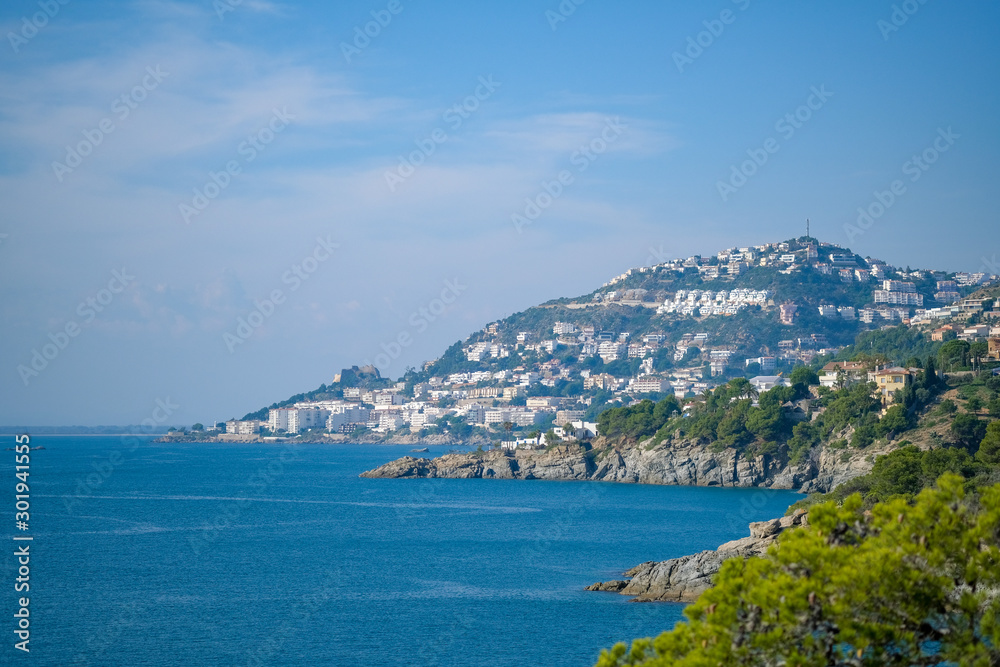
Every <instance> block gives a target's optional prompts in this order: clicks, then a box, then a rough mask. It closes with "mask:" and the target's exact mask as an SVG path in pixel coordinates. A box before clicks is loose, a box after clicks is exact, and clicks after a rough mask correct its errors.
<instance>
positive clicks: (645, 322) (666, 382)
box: [243, 237, 998, 439]
mask: <svg viewBox="0 0 1000 667" xmlns="http://www.w3.org/2000/svg"><path fill="white" fill-rule="evenodd" d="M993 279H995V277H992V276H985V275H982V274H957V275H956V274H951V273H946V272H941V271H932V270H911V269H910V268H909V267H907V268H900V267H894V266H891V265H889V264H888V263H886V262H883V261H880V260H878V259H874V258H870V257H860V256H858V255H857V254H855V253H853V252H852V251H851V250H850V249H847V248H843V247H840V246H837V245H834V244H829V243H823V242H819V241H817V240H816V239H812V238H806V237H803V238H799V239H792V240H789V241H785V242H781V243H768V244H763V245H759V246H753V247H746V248H731V249H726V250H722V251H720V252H718V253H716V254H714V255H712V256H706V257H701V256H694V257H688V258H683V259H675V260H670V261H666V262H662V263H660V264H657V265H655V266H652V267H641V268H636V269H631V270H629V271H627V272H626V273H624V274H622V275H620V276H617V277H615V278H614V279H612V280H610V281H609V282H608V283H606V284H605V285H603V286H601V287H599V288H598V289H595V290H594V291H592V292H590V293H588V294H585V295H581V296H578V297H575V298H562V299H556V300H553V301H550V302H547V303H544V304H540V305H538V306H534V307H531V308H528V309H527V310H524V311H522V312H519V313H515V314H513V315H511V316H509V317H506V318H504V319H502V320H499V321H496V322H492V323H489V324H487V325H486V326H485V327H483V329H481V330H479V331H477V332H475V333H473V334H471V335H470V336H469V337H468V338H467V339H466V340H464V341H458V342H456V343H455V344H453V345H452V346H450V347H449V348H448V349H447V350H445V352H444V353H443V354H442V355H441V356H440V357H439V358H438V359H435V360H433V361H430V362H427V363H425V364H423V366H422V367H421V368H419V369H408V370H407V372H406V373H405V375H404V376H403V377H402V378H399V379H398V380H396V381H393V380H391V379H388V378H383V377H381V375H380V373H379V370H378V367H377V366H378V364H379V361H380V360H379V357H376V358H375V365H374V366H369V367H365V368H360V369H359V368H358V367H354V368H352V369H345V370H344V371H342V372H341V373H340V374H338V375H337V376H335V377H334V378H333V381H332V382H330V383H328V384H323V385H321V386H320V387H319V388H317V389H315V390H313V391H310V392H304V393H302V394H298V395H296V396H293V397H290V398H289V399H286V400H283V401H280V402H276V403H273V404H272V405H271V406H269V407H267V408H261V409H260V410H257V411H255V412H251V413H249V414H247V415H246V416H245V417H244V418H243V421H245V422H253V421H258V422H263V421H265V420H268V418H269V415H270V411H272V410H275V409H278V408H291V407H300V408H304V409H309V408H315V409H325V408H330V409H333V410H337V409H339V408H338V407H337V406H338V405H339V404H340V403H345V402H346V403H350V402H353V403H356V404H359V405H362V406H364V405H370V406H374V405H375V403H376V402H377V401H378V400H380V399H379V398H378V397H379V396H383V398H384V397H385V396H386V395H387V394H393V395H396V396H398V397H399V398H400V399H401V400H400V401H399V405H400V407H399V408H396V407H394V406H395V405H397V401H396V399H386V400H388V402H389V404H390V409H389V410H388V412H389V413H396V412H398V415H396V417H398V418H393V419H386V418H385V417H386V413H384V412H383V413H378V414H376V413H375V412H374V411H371V412H369V413H366V414H361V413H358V414H361V416H360V417H354V418H353V419H355V420H356V422H355V423H353V424H352V425H351V426H350V430H349V432H351V433H354V432H358V431H361V432H366V431H376V432H378V433H380V434H383V436H385V437H408V436H410V435H411V433H417V432H419V433H420V434H421V435H433V436H436V435H446V436H448V435H450V436H452V437H454V438H458V439H461V438H462V437H468V436H469V435H470V432H469V430H468V428H466V427H467V426H473V427H481V428H483V429H484V430H485V432H486V435H487V437H494V438H497V437H499V436H500V435H501V434H502V431H501V429H500V424H501V423H509V424H511V426H510V427H509V428H507V429H504V430H506V432H507V433H510V432H511V431H514V432H521V431H523V432H524V433H527V434H530V433H533V432H536V431H537V432H545V431H546V430H548V429H551V428H552V427H554V426H559V425H561V423H560V424H556V423H555V416H556V415H555V413H556V412H557V411H558V409H559V408H562V409H563V410H564V411H565V412H566V414H567V415H569V414H570V413H572V415H573V416H574V418H576V419H581V418H582V419H583V420H584V421H596V419H597V417H598V415H599V414H600V413H601V412H603V411H604V410H606V409H608V408H611V407H616V406H622V405H627V404H628V403H629V402H631V401H633V400H635V399H637V398H643V397H648V398H653V399H658V398H660V397H662V396H664V395H667V394H674V395H676V396H678V397H683V396H695V395H698V394H700V393H702V392H704V391H705V390H707V389H711V388H713V387H717V386H719V385H721V384H724V383H726V382H728V381H730V380H731V379H733V378H742V377H746V378H753V377H754V376H756V375H765V376H766V375H784V376H786V377H787V376H788V375H789V374H790V373H791V371H792V369H794V368H795V367H796V366H801V365H803V364H807V365H812V366H813V367H814V368H816V369H818V368H819V367H820V366H822V364H823V363H826V362H827V361H830V360H839V359H847V358H851V357H853V356H855V355H858V354H862V353H864V354H868V355H870V356H872V357H877V356H878V355H881V357H879V358H881V359H882V360H883V361H885V362H892V363H896V364H904V363H907V362H909V361H911V360H912V359H913V358H915V357H916V358H926V357H927V356H929V355H935V354H936V353H937V348H938V347H939V346H940V341H932V340H931V338H930V335H929V329H928V328H924V327H915V326H909V325H908V322H909V319H910V318H911V317H914V316H915V315H920V316H921V317H929V316H924V315H922V313H925V312H928V313H932V312H936V311H935V310H933V309H938V310H941V308H942V307H944V309H945V310H947V306H946V305H945V304H947V303H950V302H954V301H956V300H958V299H960V298H962V297H964V296H968V295H970V294H972V293H973V292H975V293H976V294H979V293H982V294H987V295H989V296H990V298H992V296H993V295H995V294H996V293H997V291H998V289H997V287H996V286H994V287H992V288H984V287H983V284H984V283H988V282H989V281H990V280H993ZM976 290H979V291H978V292H976ZM876 301H879V303H876ZM961 319H962V321H963V322H964V321H965V320H966V319H968V320H969V321H973V320H974V319H975V318H974V317H973V318H972V319H969V318H968V317H966V314H965V313H962V314H961ZM887 326H893V327H895V331H896V333H895V334H893V335H891V336H883V335H882V334H881V333H879V332H881V330H882V329H884V328H885V327H887ZM876 343H877V345H878V347H876ZM890 351H892V352H894V353H896V356H891V355H888V356H887V353H888V352H890ZM533 397H534V398H537V397H550V398H551V399H552V400H551V401H549V402H547V403H545V402H543V404H542V405H538V401H535V402H533V403H535V405H534V406H532V405H528V403H529V402H531V399H532V398H533ZM321 404H322V405H321ZM324 406H325V407H324ZM477 406H478V407H477ZM539 407H541V408H544V410H542V412H544V413H545V414H539V411H538V410H537V409H536V408H539ZM470 408H473V409H472V412H471V413H470ZM480 408H481V409H480ZM490 408H507V409H509V410H510V411H511V412H510V414H506V415H504V416H503V417H502V418H496V419H497V421H494V422H492V423H490V422H489V421H488V419H486V418H485V415H484V413H483V410H488V409H490ZM414 415H418V418H417V419H416V420H414ZM376 416H377V417H378V421H376V420H375V417H376ZM270 427H271V428H270V431H271V432H272V434H274V433H273V432H274V431H277V430H283V429H281V428H276V425H275V424H270ZM251 428H252V427H251ZM301 430H302V429H296V430H292V431H291V432H293V433H296V432H300V431H301ZM340 431H341V432H348V431H344V427H341V428H340Z"/></svg>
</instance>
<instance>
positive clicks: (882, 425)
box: [875, 405, 914, 438]
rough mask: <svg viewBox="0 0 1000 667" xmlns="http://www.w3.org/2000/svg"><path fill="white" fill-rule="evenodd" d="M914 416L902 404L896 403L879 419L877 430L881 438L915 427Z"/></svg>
mask: <svg viewBox="0 0 1000 667" xmlns="http://www.w3.org/2000/svg"><path fill="white" fill-rule="evenodd" d="M913 422H914V420H913V418H912V417H911V416H910V413H909V412H908V411H907V409H906V407H904V406H902V405H894V406H892V407H891V408H889V409H888V410H886V413H885V415H883V417H882V419H880V420H879V422H878V425H877V426H876V428H875V431H876V432H877V433H878V436H879V437H880V438H885V437H886V436H889V435H891V434H894V433H902V432H903V431H908V430H910V429H911V428H913Z"/></svg>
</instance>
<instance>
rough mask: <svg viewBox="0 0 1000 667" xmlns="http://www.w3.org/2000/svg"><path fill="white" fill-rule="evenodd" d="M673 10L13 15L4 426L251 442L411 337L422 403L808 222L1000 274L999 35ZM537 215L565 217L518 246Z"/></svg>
mask: <svg viewBox="0 0 1000 667" xmlns="http://www.w3.org/2000/svg"><path fill="white" fill-rule="evenodd" d="M675 4H676V3H658V2H628V3H610V2H601V1H600V0H586V1H585V2H583V3H581V4H580V5H575V4H573V3H572V2H571V0H567V2H564V3H563V4H562V8H563V14H566V15H563V14H560V13H559V12H560V3H559V2H557V1H555V0H550V1H548V2H546V1H539V2H529V1H526V0H523V1H522V0H512V1H508V2H504V3H488V4H487V3H443V2H431V1H429V0H422V1H420V2H409V1H408V0H398V2H395V3H389V2H388V0H386V1H385V2H345V3H323V2H282V3H278V2H265V1H263V0H243V2H238V0H219V2H213V1H211V0H199V1H195V2H158V1H155V0H148V1H141V2H101V1H99V0H98V1H92V0H91V1H87V2H84V1H83V0H68V1H65V2H64V3H60V2H59V0H48V1H46V0H42V2H41V3H39V2H38V0H35V1H34V2H27V1H22V0H11V1H10V2H6V3H4V5H3V8H2V9H0V33H2V35H4V36H5V39H4V40H3V43H2V44H0V148H2V150H0V198H2V201H3V203H4V206H3V208H2V214H0V235H2V236H0V272H2V281H0V294H2V300H0V308H2V314H3V319H2V324H0V327H2V329H0V331H2V340H3V343H4V344H3V345H2V347H0V355H2V359H0V398H2V403H0V405H2V408H0V423H4V424H15V423H16V424H40V425H41V424H108V423H137V422H139V421H141V420H142V419H145V418H147V417H149V416H150V414H151V413H152V411H153V410H154V409H155V408H156V407H157V403H156V401H157V399H159V400H161V401H165V400H166V399H167V398H169V399H170V401H171V403H170V404H171V405H176V406H178V407H176V408H172V409H171V417H170V419H171V422H170V423H176V424H190V423H192V422H194V421H202V422H206V423H207V422H209V421H211V420H216V419H220V420H221V419H226V418H230V417H233V416H241V415H242V414H244V413H245V412H247V411H249V410H252V409H256V408H258V407H260V406H262V405H266V404H269V403H271V402H273V401H276V400H281V399H283V398H286V397H287V396H289V395H291V394H293V393H297V392H299V391H303V390H308V389H312V388H315V387H316V386H318V385H319V384H321V383H323V382H328V381H330V379H331V378H332V376H333V374H334V373H335V372H337V371H338V370H339V369H340V368H342V367H344V366H349V365H351V364H355V363H361V362H363V361H364V360H366V359H374V358H375V356H376V355H377V354H379V353H380V352H382V345H383V344H388V343H390V341H392V340H394V339H397V337H398V336H399V334H401V333H407V334H410V335H411V338H412V344H410V345H409V346H407V347H405V348H404V349H402V350H401V354H400V355H399V357H398V358H396V359H393V361H392V363H391V364H390V366H389V368H388V369H387V373H388V374H389V375H392V376H393V377H396V376H399V375H401V374H402V372H403V371H404V370H405V368H406V366H408V365H418V364H419V363H420V362H422V361H424V360H426V359H430V358H434V357H436V356H437V355H438V354H440V352H441V351H442V350H443V349H444V348H445V347H446V346H447V345H448V344H450V343H452V342H454V341H455V340H458V339H460V338H463V337H464V336H466V335H467V334H468V333H470V332H471V331H474V330H476V329H478V328H480V327H481V326H482V325H483V324H485V323H487V322H489V321H491V320H494V319H496V318H498V317H502V316H504V315H507V314H510V313H512V312H516V311H519V310H523V309H524V308H527V307H530V306H532V305H534V304H537V303H539V302H541V301H544V300H547V299H550V298H554V297H559V296H574V295H578V294H582V293H586V292H589V291H591V290H592V289H593V288H595V287H596V286H598V285H600V284H601V283H603V282H604V281H606V280H607V279H608V278H610V277H611V276H613V275H617V274H619V273H621V272H622V271H623V270H625V269H627V268H629V267H632V266H639V265H643V264H647V263H650V262H651V261H655V259H654V258H655V257H658V256H665V257H673V256H687V255H690V254H694V253H701V254H708V253H711V252H713V251H715V250H718V249H721V248H724V247H731V246H735V245H745V244H751V243H759V242H765V241H772V240H781V239H785V238H789V237H792V236H796V235H799V234H801V233H802V232H803V231H804V220H805V218H807V217H808V218H810V219H811V220H812V230H813V234H814V235H815V236H819V237H821V238H823V239H825V240H829V241H832V242H838V243H842V244H846V245H850V246H851V247H852V248H853V249H854V250H856V251H857V252H860V253H862V254H864V255H872V256H877V257H881V258H883V259H886V260H888V261H890V262H893V263H898V264H904V265H905V264H910V265H913V266H922V267H927V268H939V269H947V270H977V269H980V268H981V267H983V266H984V265H985V266H987V268H989V267H990V266H993V267H995V266H996V262H997V260H996V257H997V255H1000V247H998V246H1000V235H998V234H997V231H996V230H997V219H996V217H997V216H996V206H995V202H994V195H993V194H992V193H993V192H995V191H996V186H995V183H994V178H995V173H996V167H995V160H996V158H997V155H998V151H997V148H998V145H997V144H998V132H997V127H996V118H997V117H1000V113H998V112H1000V109H998V99H997V87H996V82H997V80H998V73H1000V72H998V60H1000V59H998V47H997V39H996V34H997V28H998V18H1000V8H998V7H996V6H993V5H983V4H981V3H972V2H963V1H959V2H950V3H945V2H943V1H942V0H927V1H926V2H924V3H923V4H921V3H920V2H918V1H917V0H911V1H910V2H909V3H896V5H895V6H896V7H898V8H899V9H898V11H896V10H894V5H893V3H892V2H871V1H870V0H869V1H867V2H861V1H860V0H857V1H855V0H848V1H845V2H839V3H820V2H809V1H798V2H791V1H784V2H772V3H763V2H758V0H749V1H748V0H739V1H738V2H732V1H730V0H719V1H718V2H701V3H685V4H684V6H682V7H676V6H674V5H675ZM331 5H333V6H331ZM904 5H905V7H904ZM570 7H573V8H575V9H574V10H573V11H572V13H570V12H569V11H568V9H569V8H570ZM392 9H394V10H396V13H393V12H392V11H391V10H392ZM904 9H908V10H910V13H909V14H907V13H905V12H904ZM229 10H231V11H229ZM46 11H47V12H48V14H45V13H44V12H46ZM894 11H896V15H895V21H896V24H895V25H894V24H893V23H892V21H893V18H894V17H893V14H894ZM372 12H375V17H374V18H373V15H372ZM556 16H558V17H559V18H560V19H565V20H557V19H554V18H553V17H556ZM903 17H905V19H906V20H905V22H904V21H903V20H902V19H903ZM377 18H381V19H382V21H383V23H385V25H384V26H381V25H380V26H376V24H374V23H370V22H372V21H374V20H376V19H377ZM880 22H881V23H880ZM32 23H34V24H35V25H32ZM366 24H368V25H367V27H368V30H369V32H370V33H373V34H375V33H377V34H375V36H373V37H370V39H369V41H368V42H367V43H365V42H364V41H362V40H359V41H358V42H357V46H353V49H356V50H353V49H347V50H348V51H349V53H348V54H347V55H346V56H345V49H344V46H343V45H344V44H351V45H353V40H354V39H355V38H356V31H357V30H360V31H362V32H363V31H364V30H365V28H366ZM38 26H41V27H38ZM887 26H891V29H890V28H887ZM896 28H898V29H896ZM713 32H714V34H713ZM699 41H700V42H701V46H691V44H692V43H693V44H695V45H697V44H698V42H699ZM359 46H360V47H363V48H359ZM676 54H680V55H676ZM682 56H683V57H682ZM684 58H687V60H684ZM484 81H485V82H486V83H485V84H484V83H483V82H484ZM814 90H817V91H822V95H821V96H820V97H817V96H815V94H814V92H813V91H814ZM477 95H478V97H477ZM810 103H811V104H812V106H813V108H812V109H809V108H808V106H806V107H805V108H803V105H808V104H810ZM456 105H464V106H463V107H462V110H461V111H458V110H455V109H454V107H455V106H456ZM449 110H450V111H449ZM126 112H127V115H126ZM796 113H798V114H799V118H800V120H798V121H795V126H794V127H792V126H791V124H786V125H783V126H779V125H777V123H778V122H779V121H780V120H781V119H783V118H784V117H785V116H786V114H793V118H794V114H796ZM802 119H805V120H802ZM789 127H791V130H790V129H788V128H789ZM102 128H103V129H102ZM107 130H110V131H107ZM942 133H943V135H944V136H950V137H951V138H950V139H949V140H947V141H945V140H941V141H938V146H937V149H946V150H941V151H938V150H937V149H935V148H934V146H935V141H936V140H937V139H938V137H939V136H942ZM435 137H436V138H437V139H436V140H435ZM768 140H771V143H768ZM255 142H256V146H255ZM420 145H423V146H424V148H423V149H421V148H419V146H420ZM588 146H589V147H590V149H591V152H590V153H589V154H588V153H586V152H581V148H586V147H588ZM765 146H770V148H771V152H768V151H767V150H765ZM68 147H69V148H72V149H73V150H74V151H75V152H76V153H77V154H78V155H79V154H80V153H83V152H85V153H87V154H86V155H79V159H78V160H77V158H75V157H73V156H68V155H67V154H68V153H69V152H70V151H69V150H68ZM925 150H929V151H930V153H929V155H930V157H933V158H936V159H935V161H934V162H933V164H927V165H925V168H924V169H921V168H919V167H918V168H917V171H915V172H913V173H914V174H916V173H919V174H920V177H919V179H918V180H915V181H914V180H912V176H911V175H910V173H909V172H907V171H904V170H906V168H907V167H906V165H907V163H908V162H910V161H911V159H912V158H913V156H915V155H918V156H919V155H920V154H923V153H924V151H925ZM414 151H418V153H416V154H414ZM748 151H749V153H748ZM753 155H757V156H758V160H759V161H762V158H761V155H766V158H767V160H766V162H764V163H763V164H761V165H760V166H756V165H752V164H751V165H749V166H745V167H744V168H745V169H746V170H747V171H752V172H754V173H753V174H752V175H751V176H750V177H749V178H747V179H746V182H745V183H743V182H742V181H740V180H736V181H731V182H730V185H731V186H733V183H736V184H738V185H739V187H735V186H733V187H732V189H727V188H723V190H725V192H724V195H723V194H720V186H719V183H720V182H726V181H729V180H730V178H731V172H732V169H733V167H734V166H736V167H737V168H739V167H740V166H741V165H743V163H744V162H745V161H746V160H748V159H751V157H752V156H753ZM251 156H252V159H251ZM401 159H404V160H406V161H407V162H409V161H410V160H411V159H412V161H413V162H420V164H419V166H416V167H414V169H413V173H412V174H410V173H409V168H408V166H409V165H404V167H403V170H402V171H399V169H400V161H401ZM54 163H59V164H54ZM74 165H75V166H74ZM227 168H228V169H229V172H228V173H227ZM393 171H395V173H396V175H397V176H399V175H400V174H404V176H400V177H399V178H390V179H387V176H386V175H387V172H393ZM910 171H913V166H912V164H911V166H910ZM561 173H562V174H563V175H564V176H565V177H567V182H566V184H565V185H564V186H563V187H562V188H561V191H559V193H558V196H556V197H555V198H554V199H553V200H551V202H550V201H549V200H548V199H547V198H546V194H545V186H544V184H549V186H548V187H549V189H550V190H552V191H555V190H553V188H554V187H555V186H553V185H552V183H553V182H554V181H555V182H558V180H559V176H560V174H561ZM213 175H214V177H213ZM213 178H214V181H213ZM387 180H388V181H392V184H391V186H390V183H389V182H387ZM897 180H899V181H902V183H903V184H904V185H905V190H904V191H903V194H901V195H899V196H898V197H896V198H895V201H894V202H893V203H892V204H891V205H890V206H888V208H887V210H886V211H885V212H884V214H883V215H881V217H879V218H878V219H877V220H876V221H875V223H874V224H872V225H871V226H870V227H868V228H867V229H864V230H860V233H859V230H855V231H854V232H851V231H850V228H849V227H848V228H847V231H845V225H852V224H854V223H855V221H856V220H857V218H858V208H859V207H863V208H870V207H871V206H872V205H873V203H875V202H877V198H876V195H875V193H876V192H883V191H886V190H889V189H890V187H891V184H892V183H893V182H894V181H897ZM206 189H207V191H208V192H207V193H206ZM196 190H197V191H198V193H200V194H196ZM205 194H211V195H212V198H211V199H209V198H207V197H206V198H205V199H204V200H202V199H200V198H199V197H204V196H205ZM526 198H530V199H532V200H535V201H536V202H540V203H543V204H544V205H545V206H544V207H543V208H541V209H539V211H540V214H539V215H538V216H537V218H536V219H534V220H532V221H531V224H528V225H522V226H521V227H520V231H518V229H517V228H516V227H515V225H514V224H513V223H512V215H514V214H521V215H523V214H524V213H525V211H526V208H527V207H528V204H526V201H525V200H526ZM201 205H204V206H203V207H202V208H201V210H199V209H198V206H201ZM184 207H189V208H187V209H185V208H184ZM185 210H186V211H187V213H185ZM529 210H530V209H529ZM876 210H877V209H876ZM193 211H197V212H196V213H194V212H193ZM295 267H299V268H298V269H296V268H295ZM992 270H993V271H994V272H997V271H998V269H996V268H993V269H992ZM114 271H118V272H119V274H120V275H119V277H118V278H116V277H115V275H114V274H113V272H114ZM296 271H298V272H299V273H298V274H296ZM300 276H301V277H300ZM449 285H451V286H455V285H457V286H458V289H457V290H456V291H457V297H456V298H455V299H454V301H453V303H452V304H450V305H449V307H448V309H447V310H446V311H445V312H444V313H441V314H439V315H437V316H435V318H434V321H433V322H431V321H427V323H426V325H424V326H421V327H416V326H415V325H414V324H413V322H414V319H413V317H412V316H413V314H414V313H419V310H420V308H422V307H423V308H427V307H428V306H429V304H431V303H432V302H433V301H434V299H436V298H438V297H439V296H440V294H441V292H442V291H443V290H446V289H449ZM275 292H277V294H278V296H279V297H280V298H279V300H280V303H275V304H274V305H273V308H271V307H269V305H268V303H265V302H266V301H269V300H270V297H271V295H273V294H274V293H275ZM88 299H92V300H94V301H93V303H92V304H89V305H88V303H87V300H88ZM98 307H100V312H98V310H97V309H98ZM257 308H259V309H260V311H263V314H260V315H257V316H255V318H256V319H255V320H254V323H259V324H260V326H258V327H255V328H254V327H251V328H249V329H247V328H244V329H243V330H242V333H241V330H240V329H239V327H240V324H239V322H240V319H241V318H242V319H243V320H247V319H248V318H249V317H250V316H251V314H252V313H253V312H254V311H255V309H257ZM67 327H69V328H68V329H67ZM68 331H74V332H75V335H72V336H71V335H70V334H69V333H67V332H68ZM246 333H249V335H246V336H243V335H242V334H246ZM227 334H228V336H229V337H228V338H227ZM233 337H235V338H237V339H238V342H234V341H233ZM46 345H49V347H48V348H47V349H45V346H46ZM36 351H38V354H39V355H42V357H38V355H36V354H35V352H36ZM46 352H47V353H48V357H49V358H44V357H45V353H46ZM33 359H34V366H32V360H33ZM25 369H31V370H32V371H34V372H33V373H30V372H26V371H25Z"/></svg>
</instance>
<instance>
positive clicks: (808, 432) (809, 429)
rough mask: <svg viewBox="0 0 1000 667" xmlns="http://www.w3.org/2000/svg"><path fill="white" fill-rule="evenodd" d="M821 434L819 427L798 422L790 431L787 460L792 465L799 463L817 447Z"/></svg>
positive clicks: (809, 423)
mask: <svg viewBox="0 0 1000 667" xmlns="http://www.w3.org/2000/svg"><path fill="white" fill-rule="evenodd" d="M821 438H822V432H821V431H820V428H819V426H817V425H816V424H814V423H812V422H800V423H798V424H796V425H795V427H794V428H793V429H792V438H791V440H789V441H788V454H789V456H788V458H789V461H791V462H792V463H799V462H801V461H802V459H803V458H805V456H806V455H807V454H808V453H809V451H810V450H812V449H813V448H814V447H816V446H817V445H819V443H820V440H821Z"/></svg>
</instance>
